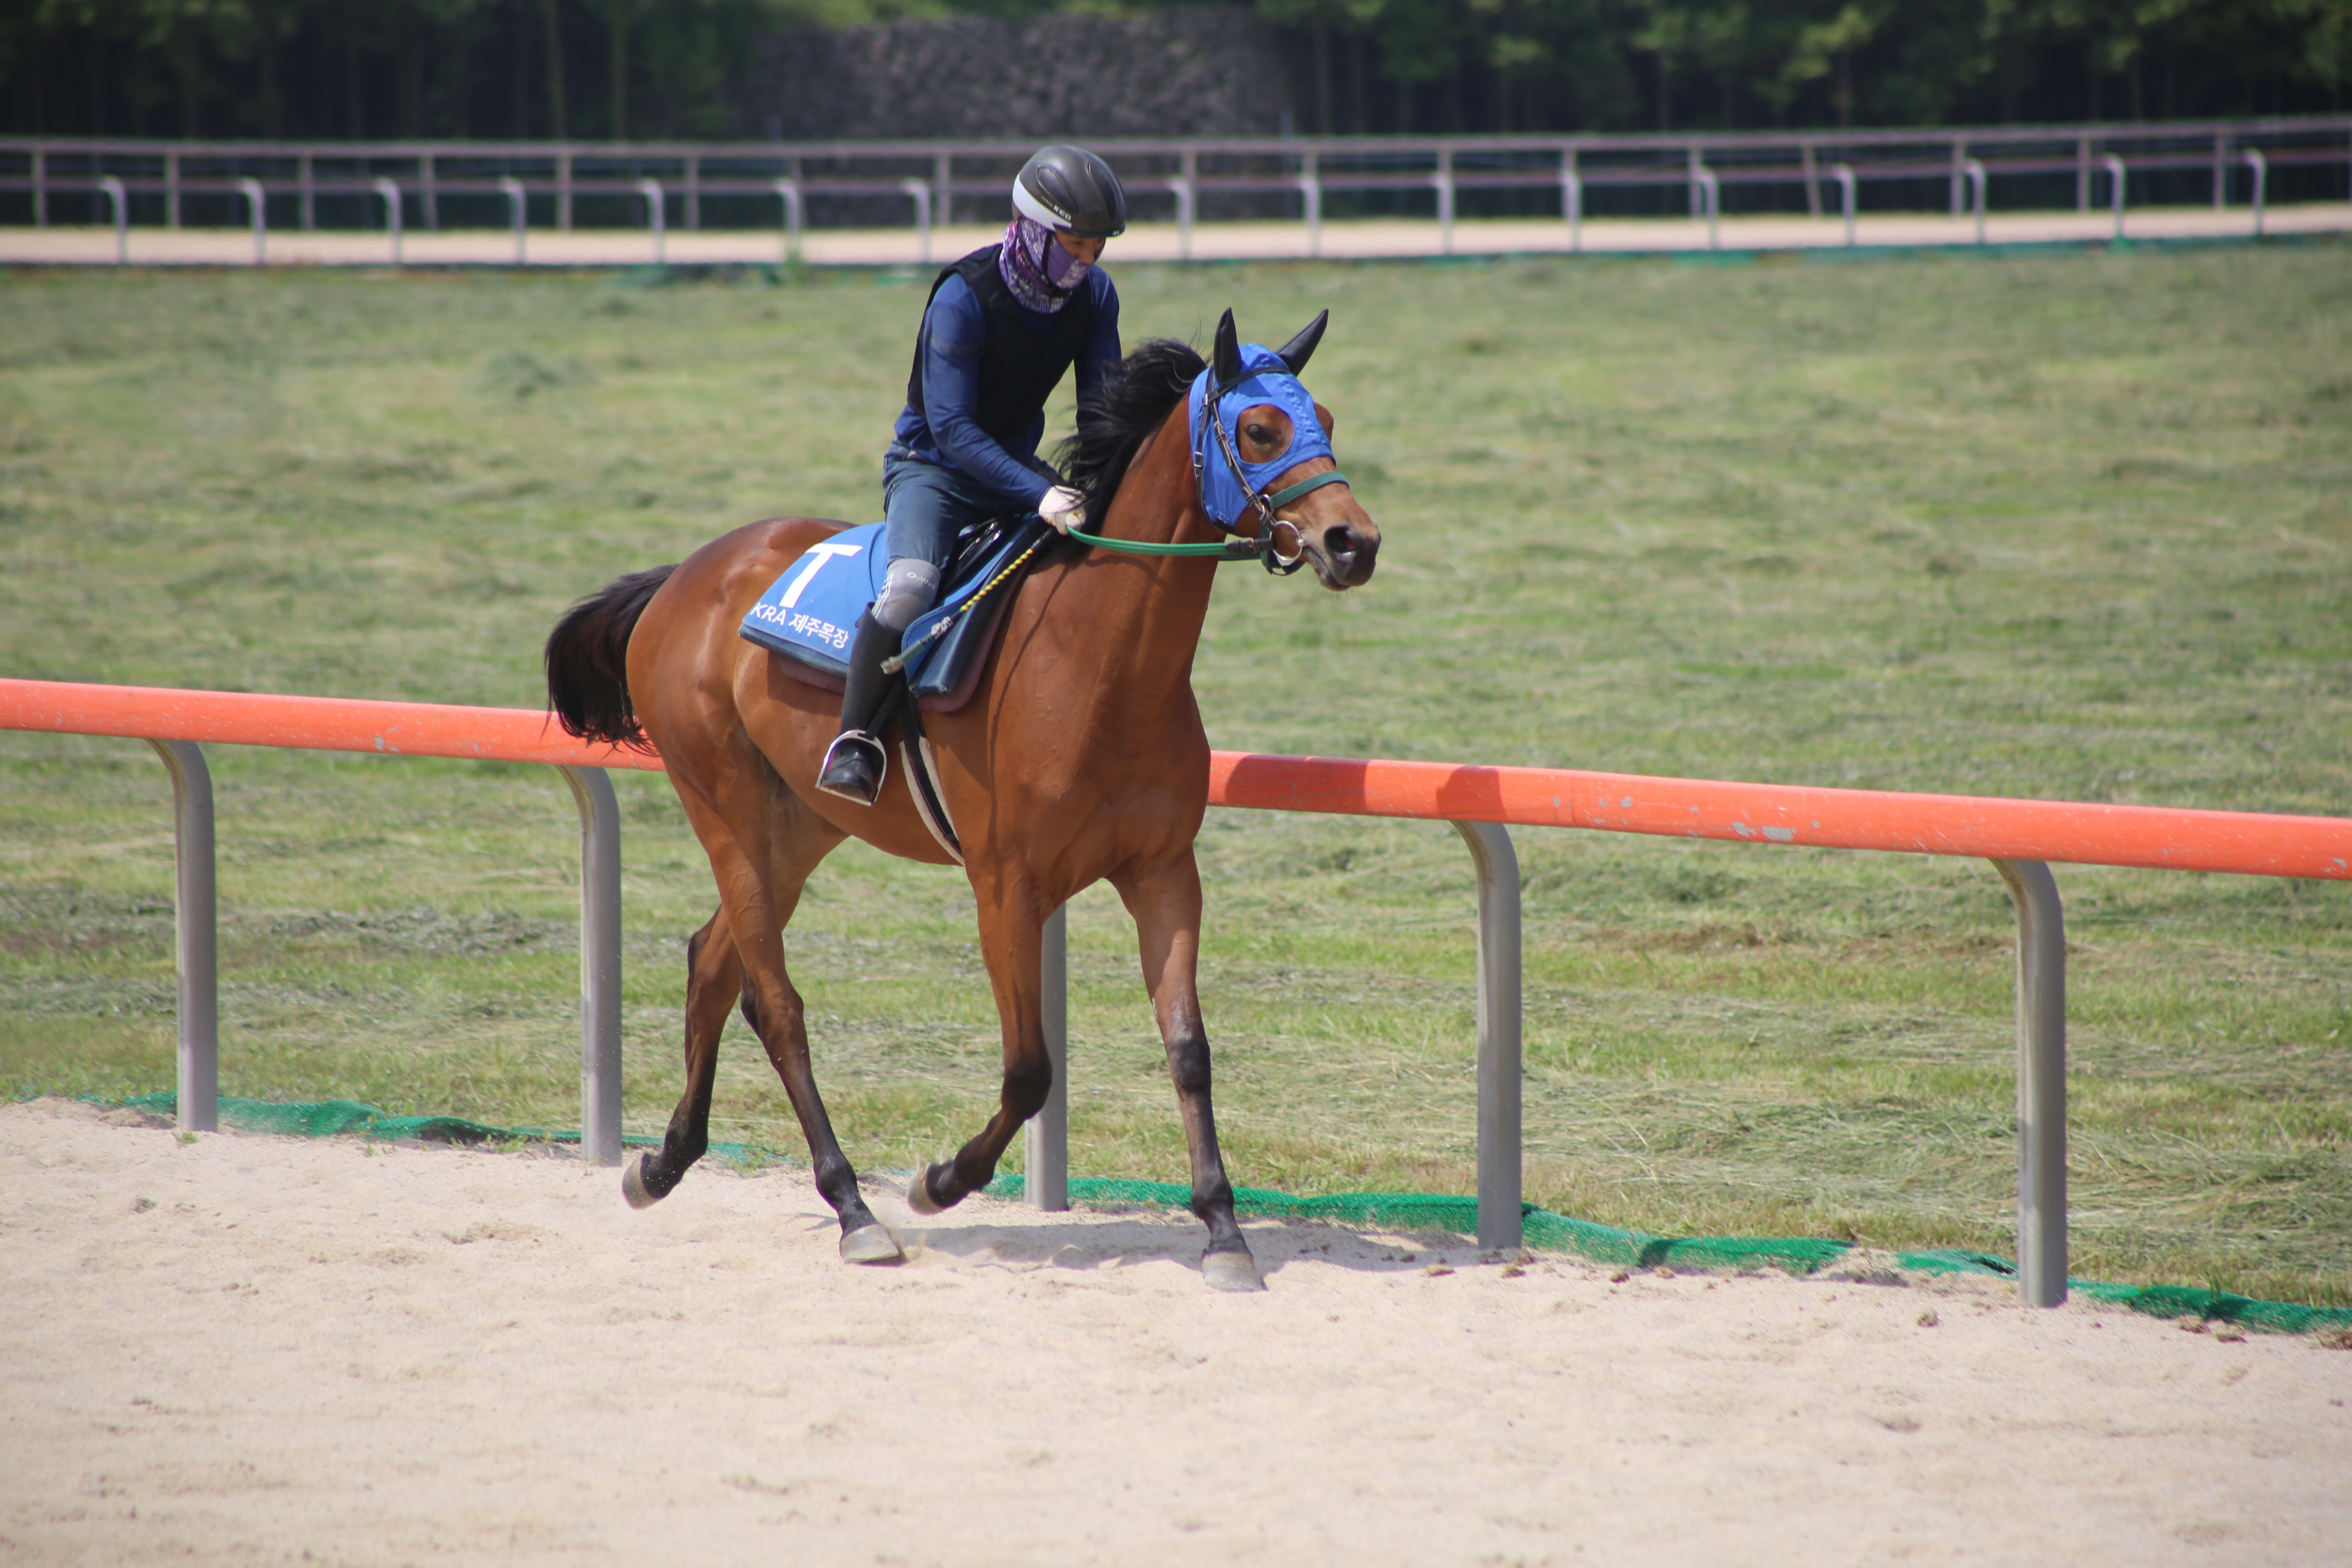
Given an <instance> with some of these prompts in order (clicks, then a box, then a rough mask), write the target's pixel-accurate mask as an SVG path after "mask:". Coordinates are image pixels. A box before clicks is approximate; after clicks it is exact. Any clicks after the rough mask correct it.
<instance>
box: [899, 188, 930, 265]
mask: <svg viewBox="0 0 2352 1568" xmlns="http://www.w3.org/2000/svg"><path fill="white" fill-rule="evenodd" d="M898 188H899V189H900V190H902V191H904V192H906V193H907V195H909V196H911V197H912V198H914V203H915V232H916V233H917V234H919V235H920V236H921V237H922V238H921V240H920V244H921V247H922V249H921V253H920V258H921V259H922V260H924V261H926V262H928V261H929V260H930V258H931V187H930V186H929V185H927V184H924V183H923V182H922V181H920V180H901V181H899V182H898Z"/></svg>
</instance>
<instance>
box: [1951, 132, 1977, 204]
mask: <svg viewBox="0 0 2352 1568" xmlns="http://www.w3.org/2000/svg"><path fill="white" fill-rule="evenodd" d="M1970 162H1972V160H1971V159H1970V158H1969V144H1968V143H1967V142H1964V141H1962V140H1960V139H1959V138H1958V137H1957V136H1956V137H1954V138H1953V139H1952V216H1954V217H1958V216H1960V181H1961V179H1962V178H1963V177H1964V176H1965V175H1966V174H1967V173H1968V166H1969V163H1970Z"/></svg>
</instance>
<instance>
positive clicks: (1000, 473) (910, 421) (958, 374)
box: [891, 267, 1118, 510]
mask: <svg viewBox="0 0 2352 1568" xmlns="http://www.w3.org/2000/svg"><path fill="white" fill-rule="evenodd" d="M1087 289H1088V290H1089V293H1090V298H1091V300H1092V303H1093V306H1094V316H1095V324H1094V331H1093V333H1092V335H1091V336H1089V337H1088V338H1087V345H1086V347H1085V348H1083V349H1081V350H1080V351H1079V352H1078V363H1077V373H1078V395H1079V396H1081V397H1084V396H1086V395H1087V394H1088V393H1090V392H1092V391H1093V390H1094V389H1095V387H1096V386H1097V384H1099V383H1100V382H1101V380H1102V378H1103V376H1104V375H1105V374H1106V373H1108V371H1109V369H1110V368H1111V367H1112V366H1113V365H1116V364H1117V363H1118V289H1114V288H1112V287H1111V282H1110V274H1109V273H1108V272H1105V271H1104V270H1103V269H1102V268H1099V267H1097V268H1095V269H1094V270H1093V271H1091V272H1089V273H1088V274H1087ZM1013 308H1014V311H1015V313H1016V314H1017V315H1018V317H1019V318H1020V320H1021V322H1022V324H1023V325H1024V326H1025V327H1027V328H1029V329H1030V330H1032V331H1035V332H1037V333H1038V334H1039V335H1041V336H1042V335H1044V334H1045V332H1047V331H1051V330H1052V329H1053V325H1054V318H1053V317H1052V316H1050V315H1047V314H1045V312H1044V311H1042V310H1026V309H1024V308H1022V307H1021V306H1020V305H1019V304H1018V303H1017V302H1016V303H1015V304H1014V307H1013ZM1065 308H1067V307H1065ZM987 346H988V315H987V311H986V310H985V308H984V307H983V306H982V304H981V302H980V297H979V296H978V295H976V294H974V293H973V292H972V291H971V287H970V285H968V284H966V283H965V282H964V280H963V279H961V278H958V277H952V276H950V278H949V279H948V280H947V281H946V282H944V283H942V284H940V290H939V292H938V293H937V294H934V295H933V296H932V297H931V306H930V309H929V310H927V311H925V312H924V313H923V331H922V339H921V342H920V343H919V348H918V353H919V355H920V357H921V361H922V367H923V368H922V376H923V410H922V412H920V413H918V412H917V411H916V410H915V408H914V407H913V406H912V405H909V406H908V408H907V409H906V410H905V411H904V412H902V413H901V414H900V415H899V416H898V425H897V426H895V427H894V428H893V430H892V432H891V434H892V435H893V436H894V437H897V439H898V444H899V445H900V446H902V447H906V448H907V449H908V451H910V452H912V453H914V454H915V456H917V457H918V458H923V459H924V460H926V461H928V462H933V463H940V464H942V465H944V466H946V467H949V468H955V469H958V470H960V471H961V472H962V473H964V474H966V475H968V476H970V477H971V478H972V479H976V480H978V481H979V482H980V483H982V484H983V485H986V486H987V487H988V488H989V489H992V490H994V491H996V492H997V493H998V494H999V495H1002V496H1003V497H1004V498H1005V499H1006V500H1011V501H1016V502H1018V503H1019V504H1021V505H1022V506H1024V507H1027V508H1029V509H1031V510H1035V508H1036V506H1037V503H1038V502H1040V501H1042V500H1045V492H1046V490H1048V489H1051V488H1053V487H1054V486H1055V485H1056V484H1058V483H1060V482H1061V481H1060V479H1059V477H1058V476H1056V475H1055V472H1054V470H1053V469H1052V468H1050V467H1048V466H1047V465H1046V464H1045V461H1044V460H1043V459H1042V458H1039V457H1038V456H1037V443H1038V442H1039V441H1041V440H1043V439H1044V438H1045V415H1044V414H1043V413H1042V412H1041V413H1040V414H1039V415H1038V416H1037V417H1036V418H1034V419H1033V420H1031V421H1030V422H1029V428H1028V429H1027V430H1025V431H1024V432H1023V433H1022V435H1021V437H1019V439H1018V440H1016V441H1015V442H1014V443H1013V445H1012V446H1010V447H1006V446H1003V445H1000V444H999V443H998V442H997V440H996V439H995V437H992V436H990V435H989V434H988V432H986V431H985V430H982V428H981V427H980V424H979V422H978V420H977V419H975V418H974V417H973V414H974V411H975V410H976V409H977V408H978V406H979V404H980V360H981V354H982V352H983V351H984V350H985V349H986V348H987Z"/></svg>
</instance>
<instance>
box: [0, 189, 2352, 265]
mask: <svg viewBox="0 0 2352 1568" xmlns="http://www.w3.org/2000/svg"><path fill="white" fill-rule="evenodd" d="M2253 226H2254V222H2253V216H2252V213H2251V212H2249V211H2248V210H2247V209H2246V208H2244V207H2229V208H2224V209H2221V210H2215V209H2211V208H2207V207H2194V206H2179V207H2144V208H2137V209H2135V210H2134V211H2133V212H2131V213H2130V214H2129V216H2128V217H2127V218H2126V232H2127V233H2128V234H2129V235H2130V236H2131V237H2134V238H2137V239H2200V238H2234V237H2242V236H2247V235H2251V234H2252V232H2253ZM2265 226H2266V227H2267V229H2268V231H2269V232H2270V233H2272V234H2276V235H2287V234H2330V233H2341V232H2344V231H2346V230H2352V206H2347V205H2345V204H2344V203H2342V202H2308V203H2298V204H2295V205H2287V206H2273V207H2272V208H2270V209H2269V211H2268V213H2267V215H2266V218H2265ZM1001 233H1002V226H1001V225H968V224H960V225H957V226H954V227H952V228H940V229H937V230H935V231H933V233H932V235H931V244H930V255H931V256H932V257H934V258H938V259H939V260H940V261H946V260H950V259H952V258H955V257H958V256H961V255H962V254H964V253H965V252H966V251H968V250H971V249H974V248H977V247H980V246H983V245H987V244H990V243H991V242H992V241H993V240H995V239H996V238H997V237H998V236H999V235H1000V234H1001ZM2114 233H2115V219H2114V217H2113V216H2111V215H2110V214H2109V213H2107V212H2105V210H2101V211H2097V212H2090V213H2074V212H2011V213H1996V214H1993V215H1991V216H1990V217H1989V218H1988V220H1987V222H1986V226H1985V237H1986V239H1987V240H1988V241H1989V242H1990V243H1991V244H1994V245H2046V244H2051V243H2077V244H2087V245H2096V244H2101V243H2104V242H2105V241H2106V240H2107V239H2109V238H2110V237H2112V236H2113V235H2114ZM1855 237H1856V240H1857V241H1858V242H1859V243H1860V244H1863V245H1866V246H1967V245H1970V244H1973V243H1974V242H1975V240H1976V223H1975V220H1974V219H1973V218H1967V217H1946V216H1940V215H1937V214H1927V213H1874V214H1871V215H1869V216H1864V218H1862V219H1861V220H1860V223H1859V226H1858V227H1857V230H1856V235H1855ZM1579 242H1580V244H1581V245H1582V247H1584V248H1585V249H1586V250H1588V251H1593V252H1612V251H1614V252H1626V251H1634V252H1654V251H1669V250H1680V251H1695V250H1706V249H1708V248H1710V240H1709V236H1708V233H1707V226H1706V223H1705V222H1703V221H1691V220H1684V219H1676V218H1635V219H1624V218H1612V219H1594V220H1592V221H1591V222H1588V223H1586V224H1585V225H1584V226H1583V228H1582V231H1581V234H1580V237H1579ZM1717 242H1718V243H1719V244H1720V245H1721V247H1722V248H1724V249H1726V250H1734V251H1738V250H1827V249H1834V248H1837V247H1841V246H1843V245H1844V244H1845V226H1844V224H1843V221H1842V220H1840V219H1838V218H1836V217H1828V218H1807V217H1802V216H1752V217H1749V216H1742V217H1730V218H1726V219H1724V220H1723V223H1722V225H1721V227H1720V231H1719V234H1718V235H1717ZM1308 243H1309V242H1308V237H1307V226H1306V225H1305V224H1304V223H1296V222H1293V223H1276V222H1237V223H1215V224H1202V225H1201V226H1199V227H1197V228H1196V229H1195V230H1194V231H1193V235H1192V258H1193V259H1194V260H1199V261H1211V260H1252V259H1265V258H1290V259H1297V258H1303V257H1305V256H1306V255H1307V254H1308ZM1318 244H1319V247H1320V250H1319V254H1321V255H1322V256H1324V257H1326V258H1332V259H1339V258H1387V257H1414V256H1435V255H1438V254H1439V253H1440V252H1441V250H1442V249H1443V247H1444V236H1443V233H1442V231H1441V230H1440V229H1439V228H1438V226H1437V225H1436V224H1435V223H1434V222H1433V221H1428V220H1423V221H1420V222H1414V221H1412V220H1408V219H1388V218H1364V219H1349V220H1346V221H1337V220H1335V221H1333V222H1330V223H1327V224H1325V225H1324V226H1323V228H1322V232H1321V236H1320V238H1319V240H1318ZM1569 247H1570V234H1569V230H1568V226H1567V225H1566V224H1564V223H1562V222H1561V221H1560V220H1559V218H1556V217H1555V218H1476V219H1468V218H1465V219H1464V220H1463V221H1462V222H1460V223H1457V224H1455V225H1454V252H1455V254H1457V255H1462V256H1495V255H1536V254H1542V253H1545V252H1549V251H1565V250H1567V249H1568V248H1569ZM391 254H392V252H391V238H390V237H389V236H387V235H385V234H383V233H381V232H374V231H365V230H351V229H341V230H338V229H322V230H320V231H318V232H316V233H311V234H304V233H302V232H300V231H299V230H289V229H279V230H273V231H271V233H270V235H269V237H268V244H267V246H266V255H267V257H268V261H269V263H270V264H271V265H272V266H279V267H302V266H329V267H380V266H383V264H384V263H386V262H387V261H389V260H390V259H391ZM1183 254H1184V251H1183V246H1182V241H1181V237H1180V236H1179V235H1178V233H1177V231H1176V227H1175V226H1174V225H1173V224H1142V223H1139V224H1138V225H1136V226H1135V227H1133V228H1132V229H1130V230H1129V232H1128V233H1127V234H1126V235H1125V236H1123V237H1121V238H1119V239H1118V241H1117V242H1116V243H1115V244H1114V246H1113V247H1112V251H1111V258H1110V259H1111V263H1112V265H1113V266H1118V265H1119V264H1122V263H1124V264H1133V263H1137V262H1146V261H1172V260H1175V259H1177V258H1179V257H1180V256H1181V255H1183ZM114 255H115V252H114V233H113V231H112V230H111V229H106V228H95V227H89V226H68V225H52V226H49V227H47V228H24V227H16V226H7V227H0V264H5V263H8V262H33V263H40V264H48V265H84V266H87V265H94V264H104V263H107V262H110V261H112V260H113V259H114ZM401 255H402V258H403V259H404V261H405V262H407V263H408V264H409V265H411V266H420V265H421V266H457V265H468V266H506V265H509V264H511V263H512V262H513V260H514V237H513V235H512V234H511V233H509V232H508V231H506V230H503V229H445V230H439V231H434V230H419V229H411V230H409V231H408V232H407V234H406V235H404V237H403V239H402V249H401ZM526 255H527V256H528V258H529V260H530V264H531V265H532V266H539V267H641V266H644V265H646V264H647V263H649V262H651V261H652V260H653V259H654V258H655V250H654V243H653V237H652V236H651V235H650V234H648V233H647V232H646V231H644V230H641V229H577V230H573V231H572V232H571V233H558V232H553V231H549V230H541V229H533V230H532V231H531V233H530V238H529V242H528V246H527V248H526ZM803 255H804V256H805V257H806V258H807V259H808V260H810V261H812V262H815V263H818V264H820V265H827V266H893V267H903V266H923V265H928V264H927V263H925V262H923V261H922V260H921V258H922V256H923V246H922V240H921V237H920V236H919V234H918V232H917V231H916V230H915V229H913V228H911V227H908V228H890V229H812V230H810V231H809V232H808V234H807V236H806V237H805V240H804V243H803ZM662 256H663V258H665V259H667V261H668V262H670V263H671V264H672V265H678V266H693V265H700V266H719V265H730V264H731V265H739V266H740V265H773V264H775V263H776V262H779V261H781V260H782V258H783V237H782V234H780V233H778V232H775V231H772V230H753V229H706V230H699V231H695V230H674V231H672V232H670V233H669V234H668V235H667V236H666V237H665V238H664V241H663V248H662ZM129 257H130V259H131V262H132V263H134V264H143V265H150V266H184V265H202V266H211V267H243V266H247V265H250V264H251V263H252V261H253V259H254V251H253V234H252V231H251V230H250V229H245V228H237V227H234V226H230V227H217V228H193V227H192V228H181V229H170V228H156V227H141V228H133V229H132V230H131V233H130V237H129Z"/></svg>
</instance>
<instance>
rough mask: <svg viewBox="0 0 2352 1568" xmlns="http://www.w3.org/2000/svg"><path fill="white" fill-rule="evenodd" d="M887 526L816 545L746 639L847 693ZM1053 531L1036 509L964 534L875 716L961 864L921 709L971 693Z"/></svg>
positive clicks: (774, 589) (938, 707)
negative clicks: (893, 731) (853, 646)
mask: <svg viewBox="0 0 2352 1568" xmlns="http://www.w3.org/2000/svg"><path fill="white" fill-rule="evenodd" d="M883 526H884V525H883V524H881V523H878V522H869V523H867V524H866V525H865V526H864V527H862V528H852V529H847V530H845V531H842V532H840V533H836V534H835V535H834V536H833V537H832V538H830V539H827V540H824V541H822V542H819V543H817V544H814V545H812V546H811V547H810V548H809V549H808V550H807V551H806V552H803V554H802V555H801V556H800V558H799V559H798V560H796V561H794V562H793V563H792V564H791V565H790V566H787V567H785V568H784V570H783V573H782V575H780V576H778V577H777V579H776V580H775V581H774V582H773V583H772V584H769V585H768V591H767V592H766V593H764V594H761V595H760V599H759V602H758V603H757V604H755V605H752V606H751V611H750V613H748V614H747V615H745V616H744V617H743V625H742V626H741V628H740V636H741V637H743V638H744V640H745V641H747V642H751V643H754V644H757V645H758V646H759V647H763V648H766V649H768V650H769V651H770V652H771V653H773V654H774V655H776V656H777V658H776V663H777V667H778V668H781V669H782V670H783V671H784V673H786V674H787V675H790V676H792V677H793V679H798V680H803V681H806V682H807V683H808V684H809V685H811V686H814V687H819V688H822V689H824V690H827V691H839V690H840V689H842V687H843V684H844V682H845V679H846V677H847V676H848V673H849V646H850V643H851V642H852V641H853V640H854V639H855V638H856V635H857V618H858V617H859V616H862V615H864V614H865V613H866V611H867V610H868V609H869V608H871V607H872V606H873V604H874V601H875V598H876V597H877V595H879V594H880V593H881V591H882V579H883V574H884V573H885V571H886V570H887V568H888V566H889V559H888V554H889V552H888V551H887V548H886V547H885V544H884V541H883ZM1053 537H1054V531H1053V530H1052V529H1051V528H1050V527H1048V526H1047V525H1046V524H1045V523H1043V522H1040V521H1038V520H1037V519H1036V517H1035V516H1034V514H1030V513H1024V512H1011V513H1006V514H1004V515H1003V516H1000V517H996V518H992V519H991V520H989V521H987V522H986V523H983V524H982V525H981V526H980V527H979V528H977V529H974V530H972V531H970V532H968V533H966V534H965V535H964V536H963V537H962V538H961V539H960V540H959V541H958V542H957V547H956V557H955V560H954V562H953V563H950V566H949V568H948V571H947V573H946V574H945V584H944V585H943V586H942V588H941V589H940V597H939V602H938V603H937V604H936V605H932V606H931V607H930V608H929V610H926V611H925V612H924V613H923V614H921V615H920V616H916V617H915V620H914V622H913V624H912V625H910V626H908V627H907V630H906V633H905V635H904V636H903V637H900V638H899V642H898V649H899V655H898V657H899V658H901V659H902V660H903V661H904V662H903V663H902V665H901V666H900V668H899V670H898V677H899V679H898V681H897V682H896V683H895V684H894V685H893V687H892V689H891V691H890V694H889V695H888V696H887V697H885V698H884V699H883V701H882V710H881V711H880V712H879V713H878V714H877V715H876V718H875V721H874V729H875V732H876V733H877V734H879V733H882V732H884V731H887V730H888V729H889V728H890V726H891V724H892V722H893V721H896V723H897V725H898V754H899V757H900V760H901V762H902V763H904V764H905V766H906V769H907V778H908V783H909V784H911V785H912V786H913V791H914V795H915V805H916V806H917V808H918V809H919V812H920V813H921V815H922V817H923V825H924V826H926V827H928V828H929V829H930V832H931V837H934V838H936V839H938V840H939V843H940V847H941V848H943V849H945V850H946V851H947V852H948V853H949V854H950V855H951V856H953V857H955V861H956V864H957V865H959V866H961V865H962V864H963V847H962V845H961V843H959V842H958V841H957V838H956V834H955V825H954V824H953V823H951V822H950V821H949V820H948V813H947V806H946V803H945V801H944V800H943V798H942V797H941V795H940V789H939V783H938V779H937V776H936V773H935V771H934V769H933V768H932V766H931V756H930V742H929V741H928V740H927V739H925V738H924V735H923V722H922V715H923V714H924V713H927V712H929V713H952V712H954V711H955V710H958V709H960V708H961V707H962V706H963V705H964V704H965V703H967V702H969V701H971V694H972V692H973V690H974V689H976V688H977V687H978V686H979V685H980V672H981V669H982V667H983V666H985V665H986V664H987V662H988V650H989V649H990V648H992V647H994V646H995V645H996V638H997V636H998V634H999V633H1000V632H1002V631H1003V629H1004V611H1005V608H1006V606H1008V605H1011V604H1012V603H1013V590H1014V589H1015V588H1017V587H1018V586H1019V585H1020V581H1021V578H1022V576H1023V575H1024V574H1026V573H1027V571H1028V569H1029V567H1030V565H1031V564H1032V563H1034V562H1035V561H1036V559H1037V556H1038V553H1039V551H1040V549H1041V547H1042V546H1043V545H1044V544H1045V542H1047V541H1048V540H1050V539H1052V538H1053ZM883 668H886V669H887V668H889V666H888V665H887V664H886V665H885V666H884V667H883Z"/></svg>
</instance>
